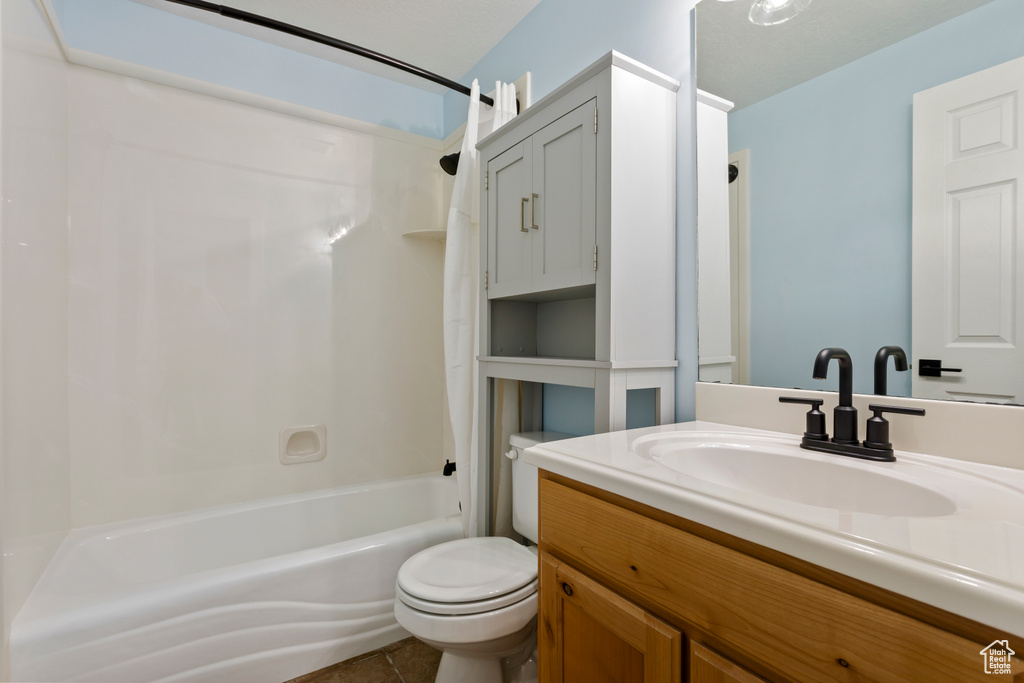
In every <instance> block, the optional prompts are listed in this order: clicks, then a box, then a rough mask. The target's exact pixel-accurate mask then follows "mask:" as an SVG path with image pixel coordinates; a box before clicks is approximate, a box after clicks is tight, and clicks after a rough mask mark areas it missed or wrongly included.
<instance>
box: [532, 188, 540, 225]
mask: <svg viewBox="0 0 1024 683" xmlns="http://www.w3.org/2000/svg"><path fill="white" fill-rule="evenodd" d="M538 199H540V195H539V194H537V193H536V192H534V193H533V194H531V195H530V227H531V228H533V229H534V230H540V226H539V225H537V217H536V213H535V212H536V210H537V200H538Z"/></svg>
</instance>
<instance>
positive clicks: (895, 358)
mask: <svg viewBox="0 0 1024 683" xmlns="http://www.w3.org/2000/svg"><path fill="white" fill-rule="evenodd" d="M890 356H892V364H893V367H894V368H896V371H897V372H906V371H907V354H906V353H905V352H904V351H903V349H902V348H900V347H899V346H883V347H882V348H880V349H878V353H876V354H875V395H876V396H885V395H886V393H887V392H888V387H887V384H888V377H887V373H888V370H889V368H888V367H887V365H888V363H889V357H890Z"/></svg>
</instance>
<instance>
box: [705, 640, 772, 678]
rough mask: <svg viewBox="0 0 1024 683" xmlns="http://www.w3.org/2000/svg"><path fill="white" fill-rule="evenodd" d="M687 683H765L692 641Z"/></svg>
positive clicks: (737, 665)
mask: <svg viewBox="0 0 1024 683" xmlns="http://www.w3.org/2000/svg"><path fill="white" fill-rule="evenodd" d="M689 651H690V656H689V657H688V658H687V659H688V661H689V665H688V666H687V670H688V671H689V678H688V679H687V683H765V680H764V679H763V678H761V677H759V676H755V675H754V674H752V673H750V672H749V671H747V670H746V669H744V668H743V667H741V666H740V665H739V664H737V663H736V662H733V661H731V660H728V659H726V658H725V657H723V656H721V655H720V654H717V653H716V652H712V651H711V650H709V649H707V648H706V647H704V646H703V645H701V644H700V643H695V642H694V641H692V640H691V641H690V648H689Z"/></svg>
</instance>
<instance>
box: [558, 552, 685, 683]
mask: <svg viewBox="0 0 1024 683" xmlns="http://www.w3.org/2000/svg"><path fill="white" fill-rule="evenodd" d="M540 600H541V608H540V624H539V628H538V631H539V634H538V645H539V648H540V654H539V656H540V671H539V683H578V682H582V681H586V682H587V683H681V681H682V661H683V655H682V640H683V639H682V634H681V633H680V632H679V631H678V630H677V629H675V628H673V627H671V626H669V625H668V624H666V623H665V622H663V621H661V620H660V619H658V618H656V617H654V616H653V615H651V614H650V613H649V612H647V611H645V610H644V609H642V608H640V607H638V606H637V605H635V604H633V603H632V602H629V601H628V600H626V599H625V598H623V597H622V596H620V595H618V594H616V593H614V592H612V591H611V590H609V589H607V588H605V587H604V586H602V585H601V584H599V583H597V582H596V581H594V580H593V579H591V578H589V577H587V576H586V575H584V574H581V573H580V572H578V571H577V570H575V569H573V568H572V567H570V566H568V565H566V564H564V563H562V562H560V561H559V560H557V559H555V558H554V557H552V556H551V555H548V554H547V553H543V552H542V553H541V560H540Z"/></svg>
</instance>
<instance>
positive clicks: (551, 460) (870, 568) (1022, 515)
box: [523, 422, 1024, 636]
mask: <svg viewBox="0 0 1024 683" xmlns="http://www.w3.org/2000/svg"><path fill="white" fill-rule="evenodd" d="M680 433H689V434H691V435H694V436H696V435H698V434H701V435H705V436H708V437H710V438H711V439H712V440H713V439H721V440H725V441H728V439H729V437H730V435H731V436H733V437H734V439H735V440H737V441H739V440H742V441H744V442H746V443H751V442H752V441H755V442H760V441H761V440H762V439H763V443H764V444H766V445H767V446H770V447H771V448H774V449H775V450H780V451H786V450H787V449H792V448H796V449H797V451H798V454H799V456H800V457H801V458H808V459H810V460H811V461H820V462H824V463H828V464H830V465H835V464H839V465H841V466H844V467H850V468H876V471H877V472H878V473H879V474H884V475H886V476H887V477H891V478H893V479H901V480H903V481H908V482H914V483H917V484H919V485H921V486H923V487H925V488H927V489H929V490H930V491H935V492H937V493H939V494H941V496H942V497H944V498H945V499H949V500H951V501H952V502H953V504H954V505H955V510H950V511H948V512H947V511H942V512H941V513H936V512H934V511H933V512H932V513H931V514H932V515H933V516H901V515H900V514H899V512H897V513H895V514H893V513H891V512H890V513H889V514H885V515H883V514H873V513H867V512H857V511H850V510H846V509H841V508H843V506H842V505H833V506H824V507H822V506H818V505H812V504H806V503H798V502H793V501H791V500H786V499H782V498H777V497H770V496H768V495H763V494H761V493H757V492H754V491H751V490H749V489H747V490H740V489H739V488H734V487H731V486H726V485H721V484H718V483H711V482H710V481H708V480H705V479H699V478H696V477H694V476H689V475H687V474H682V473H680V472H679V471H677V470H675V469H670V468H669V467H667V466H665V465H664V464H662V463H661V462H658V461H657V459H656V458H652V457H651V455H650V454H651V444H652V443H658V442H659V441H666V439H670V438H671V437H672V436H673V435H681V434H680ZM755 437H756V438H755ZM799 443H800V439H799V437H796V436H793V435H790V434H783V433H779V432H768V431H761V430H755V429H746V428H743V427H733V426H729V425H721V424H715V423H711V422H686V423H681V424H675V425H664V426H660V427H649V428H645V429H634V430H629V431H624V432H612V433H608V434H597V435H594V436H586V437H579V438H575V439H568V440H565V441H556V442H551V443H546V444H540V445H538V446H534V447H532V448H529V449H527V450H526V451H525V453H524V455H523V457H524V459H525V460H526V462H528V463H531V464H534V465H536V466H538V467H540V468H542V469H545V470H548V471H550V472H554V473H555V474H559V475H562V476H565V477H569V478H571V479H575V480H577V481H580V482H582V483H585V484H590V485H592V486H596V487H598V488H601V489H604V490H606V491H609V492H611V493H615V494H618V495H621V496H625V497H627V498H630V499H632V500H635V501H637V502H640V503H644V504H646V505H650V506H652V507H654V508H657V509H659V510H663V511H665V512H668V513H671V514H674V515H677V516H679V517H684V518H686V519H689V520H692V521H694V522H697V523H700V524H704V525H706V526H709V527H712V528H714V529H717V530H719V531H723V532H725V533H728V534H732V535H733V536H737V537H739V538H742V539H745V540H748V541H751V542H754V543H758V544H760V545H763V546H766V547H769V548H773V549H775V550H778V551H780V552H784V553H787V554H789V555H792V556H793V557H797V558H799V559H802V560H806V561H808V562H812V563H814V564H816V565H819V566H822V567H825V568H827V569H831V570H833V571H836V572H839V573H841V574H845V575H846V576H851V577H853V578H856V579H860V580H862V581H865V582H868V583H871V584H874V585H876V586H880V587H882V588H885V589H888V590H891V591H893V592H895V593H898V594H901V595H905V596H907V597H910V598H913V599H915V600H919V601H921V602H923V603H927V604H929V605H934V606H935V607H939V608H941V609H944V610H947V611H949V612H953V613H955V614H959V615H962V616H964V617H967V618H969V619H973V620H975V621H978V622H981V623H983V624H987V625H989V626H992V627H994V628H997V629H1002V630H1005V631H1006V635H1015V636H1024V471H1021V470H1017V469H1010V468H1005V467H996V466H992V465H980V464H976V463H970V462H964V461H959V460H952V459H948V458H939V457H934V456H927V455H921V454H915V453H905V452H901V451H896V457H897V462H895V463H883V462H873V461H866V460H859V459H855V458H849V457H845V456H838V455H832V454H827V453H816V452H814V451H807V450H803V449H799ZM836 458H841V459H842V460H841V461H839V462H838V463H837V462H836V460H835V459H836ZM853 479H855V477H851V481H853ZM810 481H813V479H810ZM865 495H869V496H870V495H873V493H872V492H870V491H869V492H867V493H866V494H865ZM896 507H899V506H898V505H897V506H896ZM951 507H952V506H951Z"/></svg>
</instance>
